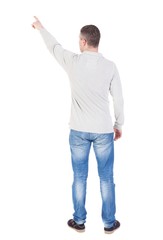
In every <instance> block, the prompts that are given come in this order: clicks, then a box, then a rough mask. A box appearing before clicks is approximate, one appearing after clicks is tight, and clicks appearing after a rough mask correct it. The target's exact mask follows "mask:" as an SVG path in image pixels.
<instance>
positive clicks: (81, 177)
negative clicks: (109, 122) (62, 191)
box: [69, 130, 116, 227]
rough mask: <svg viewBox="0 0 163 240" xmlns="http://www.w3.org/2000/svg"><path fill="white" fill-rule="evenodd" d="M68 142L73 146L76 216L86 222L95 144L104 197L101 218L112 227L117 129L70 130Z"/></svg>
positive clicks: (75, 219) (76, 220)
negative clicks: (89, 176) (91, 162)
mask: <svg viewBox="0 0 163 240" xmlns="http://www.w3.org/2000/svg"><path fill="white" fill-rule="evenodd" d="M69 144H70V150H71V161H72V169H73V173H74V177H73V184H72V199H73V206H74V213H73V219H74V221H75V222H76V223H78V224H83V223H85V222H86V216H87V211H86V208H85V202H86V188H87V177H88V162H89V153H90V148H91V146H92V145H93V149H94V153H95V156H96V160H97V166H98V175H99V179H100V191H101V199H102V211H101V215H102V220H103V223H104V226H105V227H112V226H113V224H114V222H115V212H116V205H115V184H114V178H113V166H114V133H106V134H99V133H88V132H80V131H76V130H70V135H69Z"/></svg>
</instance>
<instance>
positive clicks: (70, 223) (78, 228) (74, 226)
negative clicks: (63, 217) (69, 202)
mask: <svg viewBox="0 0 163 240" xmlns="http://www.w3.org/2000/svg"><path fill="white" fill-rule="evenodd" d="M67 224H68V226H69V227H70V228H72V229H74V230H75V231H77V232H85V225H84V224H77V223H76V222H75V221H74V220H73V219H70V220H68V222H67Z"/></svg>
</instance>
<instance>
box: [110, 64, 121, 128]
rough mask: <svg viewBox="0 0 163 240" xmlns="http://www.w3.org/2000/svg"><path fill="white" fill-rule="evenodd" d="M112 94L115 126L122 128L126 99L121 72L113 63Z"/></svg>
mask: <svg viewBox="0 0 163 240" xmlns="http://www.w3.org/2000/svg"><path fill="white" fill-rule="evenodd" d="M110 94H111V96H112V98H113V107H114V115H115V124H114V128H116V129H119V130H121V128H122V125H123V124H124V100H123V94H122V86H121V81H120V77H119V73H118V70H117V67H116V65H115V64H113V77H112V80H111V83H110Z"/></svg>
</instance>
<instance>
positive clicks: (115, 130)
mask: <svg viewBox="0 0 163 240" xmlns="http://www.w3.org/2000/svg"><path fill="white" fill-rule="evenodd" d="M114 132H115V137H114V141H116V140H118V139H119V138H121V136H122V131H121V130H118V129H114Z"/></svg>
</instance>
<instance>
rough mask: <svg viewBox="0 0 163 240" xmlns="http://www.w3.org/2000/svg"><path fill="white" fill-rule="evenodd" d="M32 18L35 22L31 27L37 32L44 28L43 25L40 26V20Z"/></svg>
mask: <svg viewBox="0 0 163 240" xmlns="http://www.w3.org/2000/svg"><path fill="white" fill-rule="evenodd" d="M34 18H35V20H36V21H35V22H33V23H32V27H33V28H35V29H37V30H40V29H41V28H44V27H43V25H42V24H41V22H40V20H39V19H38V18H37V17H36V16H34Z"/></svg>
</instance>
